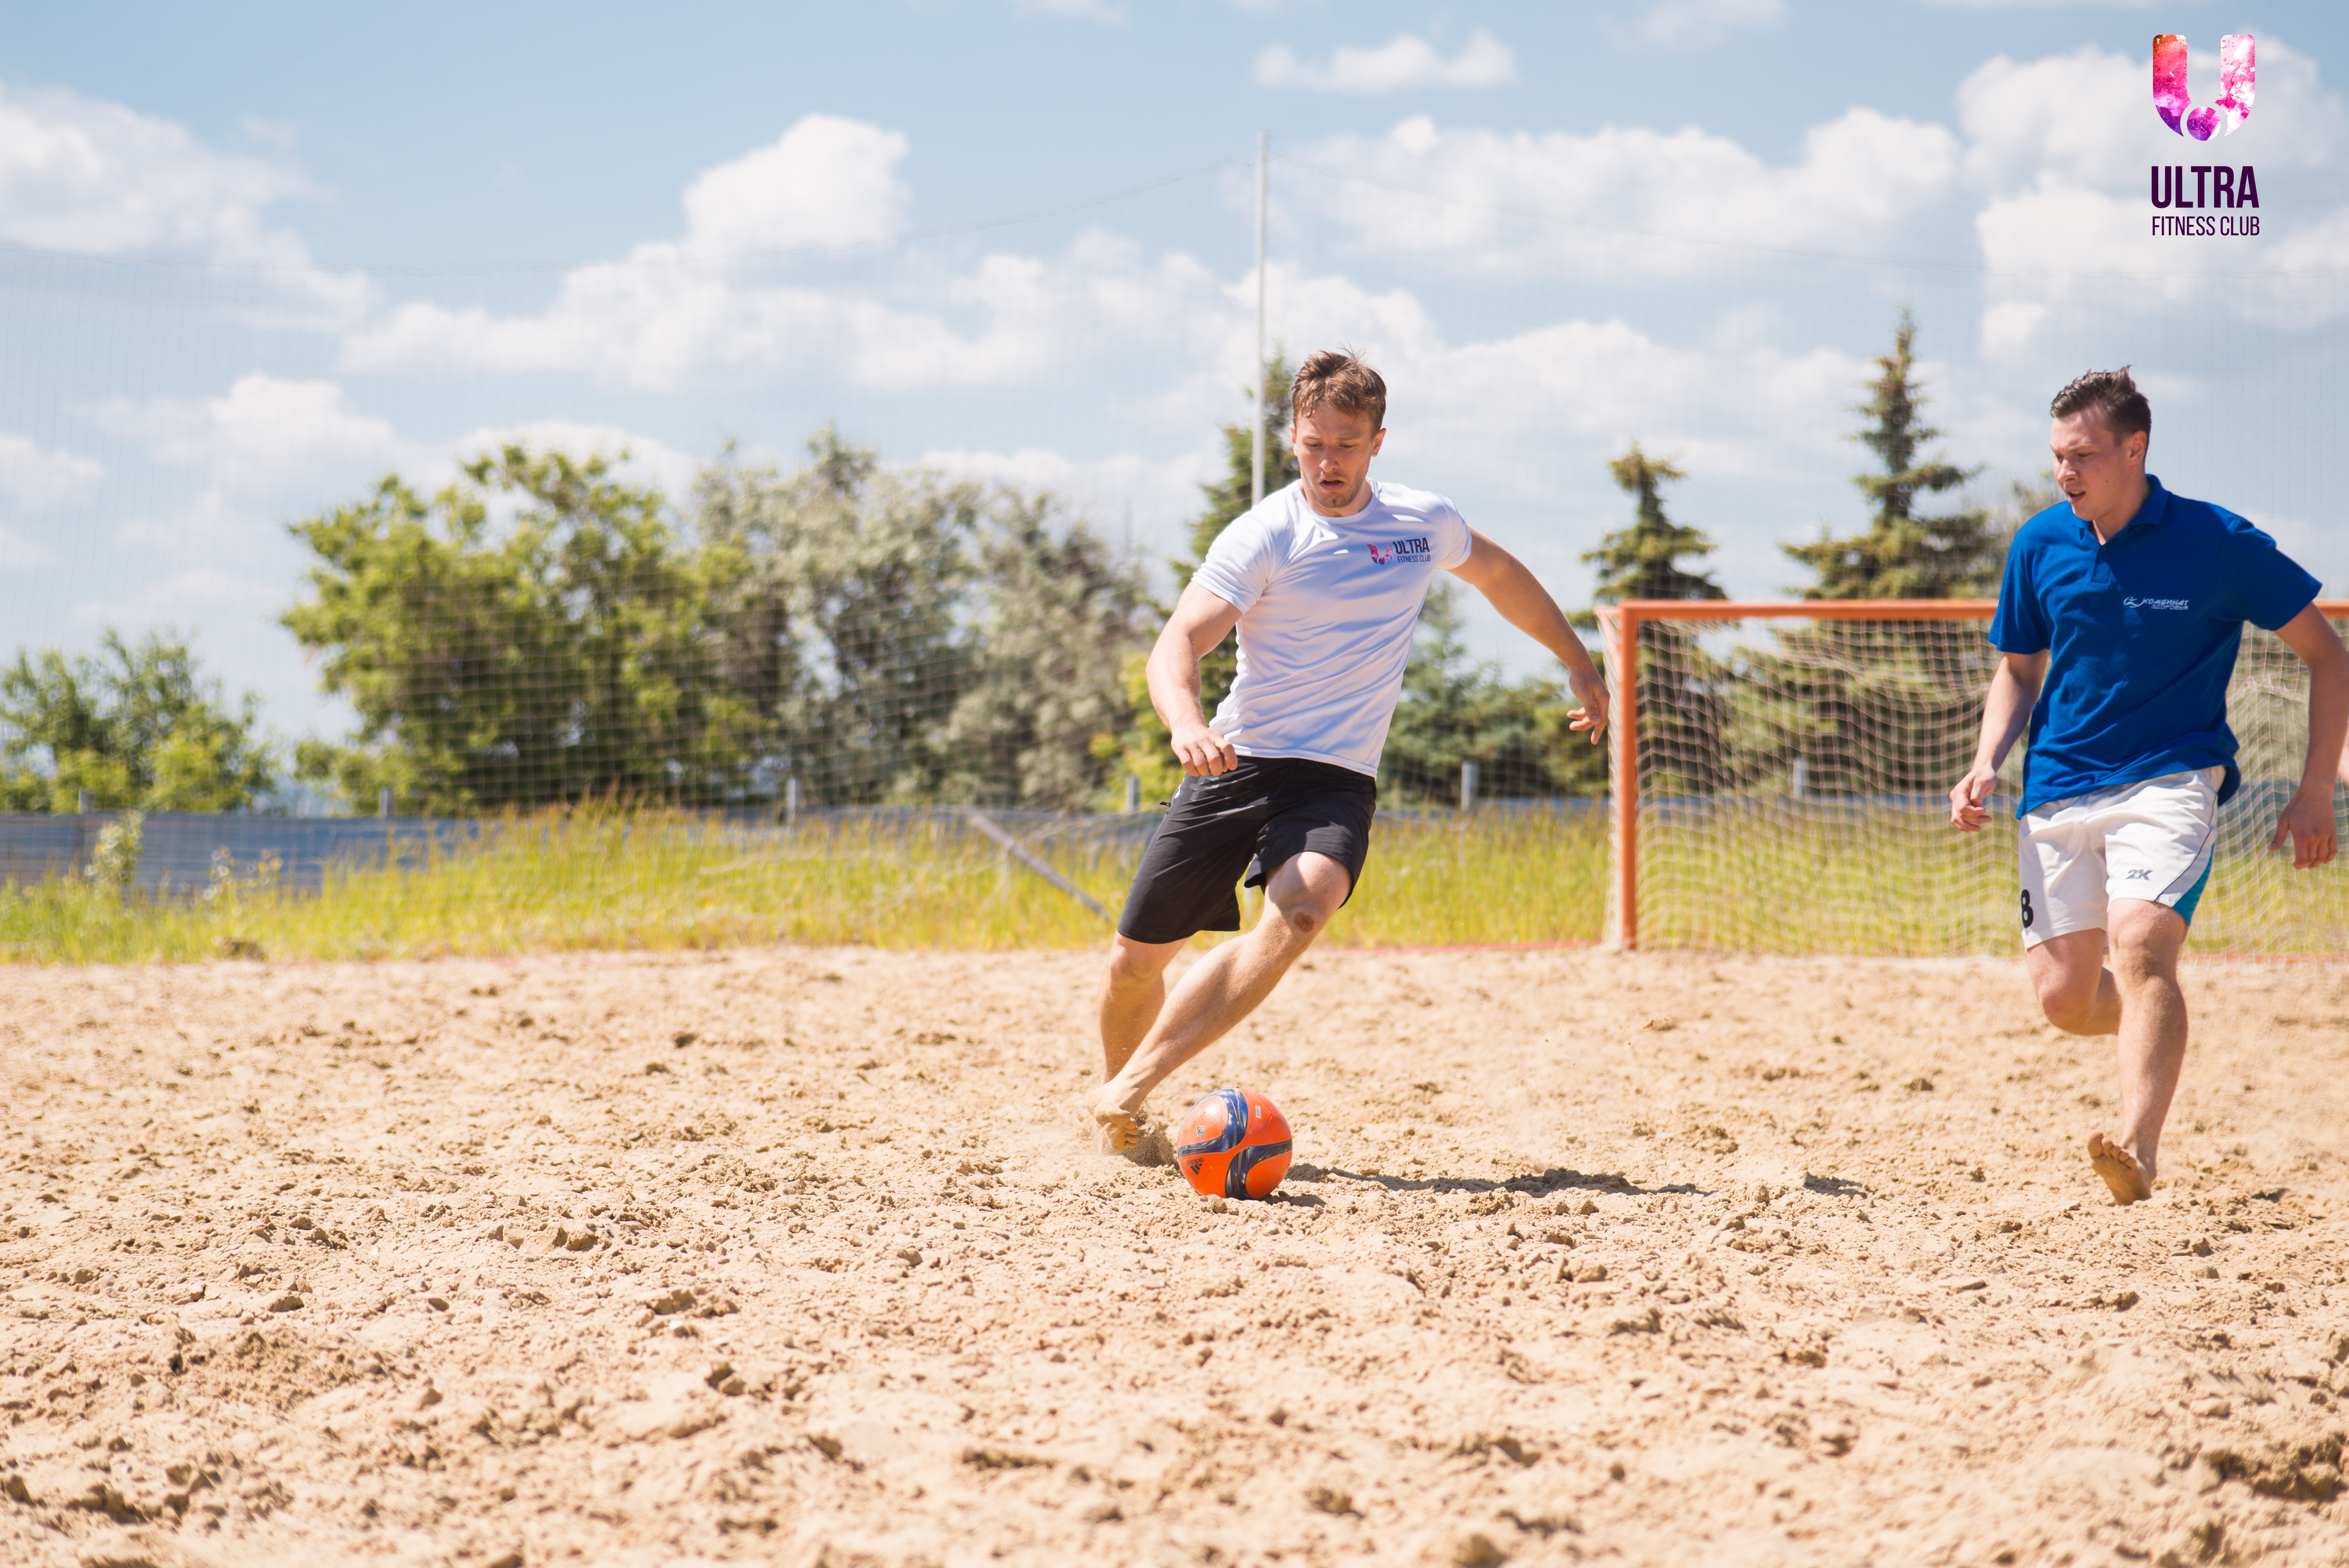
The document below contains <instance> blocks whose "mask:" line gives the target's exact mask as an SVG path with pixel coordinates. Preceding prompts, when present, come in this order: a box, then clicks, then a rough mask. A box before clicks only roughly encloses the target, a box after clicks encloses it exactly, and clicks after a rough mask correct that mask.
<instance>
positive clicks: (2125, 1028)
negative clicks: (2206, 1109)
mask: <svg viewBox="0 0 2349 1568" xmlns="http://www.w3.org/2000/svg"><path fill="white" fill-rule="evenodd" d="M2110 919H2111V922H2112V937H2113V977H2114V979H2115V980H2116V982H2117V984H2118V985H2119V987H2120V993H2121V1027H2120V1043H2119V1048H2118V1056H2119V1062H2120V1081H2121V1129H2120V1138H2119V1140H2117V1141H2115V1140H2111V1139H2107V1138H2106V1137H2105V1136H2104V1135H2103V1134H2101V1133H2098V1134H2094V1135H2091V1136H2090V1138H2089V1140H2088V1157H2089V1159H2090V1160H2091V1161H2094V1162H2095V1167H2096V1174H2097V1175H2099V1176H2102V1177H2103V1178H2104V1179H2105V1184H2106V1186H2108V1187H2110V1188H2111V1189H2112V1190H2113V1196H2114V1197H2116V1198H2117V1199H2119V1200H2120V1201H2121V1202H2124V1203H2133V1202H2139V1201H2140V1200H2143V1199H2146V1198H2150V1197H2152V1196H2153V1179H2154V1176H2155V1174H2156V1170H2157V1162H2158V1159H2159V1156H2160V1151H2161V1129H2162V1124H2163V1123H2164V1122H2166V1121H2168V1119H2169V1102H2170V1100H2171V1099H2174V1098H2175V1097H2176V1096H2177V1093H2178V1076H2179V1074H2180V1073H2182V1072H2183V1071H2184V1070H2185V1068H2186V994H2185V992H2183V991H2182V990H2180V989H2179V988H2178V954H2179V953H2180V952H2181V951H2182V950H2183V949H2184V948H2185V946H2186V922H2185V921H2183V920H2181V919H2179V918H2178V912H2177V911H2176V910H2173V909H2168V908H2166V907H2164V906H2163V905H2161V904H2158V903H2153V902H2152V901H2151V900H2149V899H2141V898H2122V899H2115V900H2114V901H2113V905H2112V913H2111V916H2110ZM2099 1144H2101V1145H2102V1147H2101V1148H2100V1147H2099ZM2116 1177H2117V1180H2116Z"/></svg>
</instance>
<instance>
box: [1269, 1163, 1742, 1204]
mask: <svg viewBox="0 0 2349 1568" xmlns="http://www.w3.org/2000/svg"><path fill="white" fill-rule="evenodd" d="M1288 1180H1289V1181H1305V1182H1317V1181H1359V1182H1361V1184H1363V1185H1364V1186H1367V1187H1379V1188H1383V1189H1384V1190H1385V1191H1390V1192H1437V1193H1444V1192H1466V1193H1470V1194H1472V1195H1474V1194H1477V1193H1484V1192H1523V1193H1526V1195H1528V1196H1530V1197H1535V1198H1547V1197H1548V1196H1549V1195H1550V1194H1551V1193H1553V1192H1622V1193H1627V1194H1629V1195H1630V1196H1632V1197H1642V1198H1643V1197H1653V1196H1657V1195H1660V1194H1661V1193H1665V1192H1705V1191H1710V1189H1708V1188H1703V1187H1699V1186H1697V1185H1696V1184H1695V1183H1694V1182H1692V1181H1674V1182H1670V1183H1668V1184H1665V1185H1661V1186H1655V1187H1642V1186H1640V1184H1639V1183H1638V1182H1636V1181H1632V1180H1631V1179H1630V1177H1628V1176H1623V1175H1619V1174H1616V1173H1614V1172H1611V1171H1610V1172H1606V1173H1602V1174H1599V1175H1591V1174H1588V1173H1587V1172H1584V1171H1572V1170H1568V1168H1567V1167H1565V1166H1563V1165H1553V1166H1551V1167H1550V1168H1549V1169H1548V1170H1547V1171H1542V1172H1541V1173H1540V1174H1539V1175H1526V1176H1511V1177H1507V1178H1506V1179H1503V1180H1500V1181H1495V1180H1492V1179H1490V1178H1487V1177H1482V1176H1426V1177H1420V1176H1390V1175H1387V1174H1385V1173H1383V1172H1381V1171H1348V1170H1346V1169H1344V1168H1343V1167H1341V1166H1335V1165H1292V1166H1290V1167H1289V1168H1288Z"/></svg>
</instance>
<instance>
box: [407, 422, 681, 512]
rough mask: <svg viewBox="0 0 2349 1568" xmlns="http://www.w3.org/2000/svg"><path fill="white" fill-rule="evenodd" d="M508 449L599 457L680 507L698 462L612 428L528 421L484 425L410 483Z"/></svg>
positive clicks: (437, 480)
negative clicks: (515, 448)
mask: <svg viewBox="0 0 2349 1568" xmlns="http://www.w3.org/2000/svg"><path fill="white" fill-rule="evenodd" d="M509 446H518V447H522V448H524V449H528V450H530V451H533V452H562V453H564V454H565V455H566V456H569V457H573V458H588V457H602V458H605V459H611V460H612V472H613V476H614V477H615V478H616V479H619V480H623V481H625V482H626V483H628V484H633V485H643V486H647V487H650V488H652V489H655V490H660V491H661V492H662V493H664V494H665V495H667V497H668V499H669V500H671V501H674V502H678V503H683V502H685V501H686V500H687V499H688V496H690V494H691V493H692V490H693V480H694V477H695V476H696V475H697V474H698V473H700V471H701V466H702V459H699V458H697V457H695V456H694V455H693V454H692V453H690V452H687V451H682V450H679V449H678V448H676V447H672V446H670V445H669V444H668V443H667V442H666V441H663V440H658V439H656V438H653V437H651V436H647V435H645V434H644V433H642V432H641V431H636V430H626V429H623V428H620V427H619V426H617V425H591V424H585V423H582V422H581V421H579V420H576V419H533V420H530V421H528V422H527V423H524V424H520V425H498V426H484V427H482V428H480V429H477V430H472V431H469V432H468V433H466V434H465V435H463V436H461V437H460V438H457V439H456V440H455V441H453V442H451V443H450V447H449V451H448V455H447V456H446V457H445V458H444V459H440V460H439V461H437V462H435V463H434V464H433V465H432V467H431V469H430V472H429V477H425V476H413V475H412V476H410V478H411V480H419V482H423V483H426V484H429V485H430V486H432V487H436V488H437V487H438V486H440V485H441V484H445V483H446V482H448V480H451V479H453V478H455V477H456V473H457V469H458V466H459V465H460V464H461V463H468V462H471V461H472V460H473V459H475V458H479V457H486V456H493V455H495V454H496V453H498V452H499V451H501V450H502V449H505V448H506V447H509Z"/></svg>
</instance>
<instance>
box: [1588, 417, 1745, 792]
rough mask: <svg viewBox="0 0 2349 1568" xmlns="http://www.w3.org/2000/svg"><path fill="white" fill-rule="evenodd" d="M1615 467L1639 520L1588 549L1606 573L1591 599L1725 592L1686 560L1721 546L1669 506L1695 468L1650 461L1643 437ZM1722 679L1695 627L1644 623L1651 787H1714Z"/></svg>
mask: <svg viewBox="0 0 2349 1568" xmlns="http://www.w3.org/2000/svg"><path fill="white" fill-rule="evenodd" d="M1607 470H1608V472H1609V473H1611V474H1613V475H1614V476H1615V482H1616V483H1617V484H1618V485H1619V486H1620V487H1622V490H1623V492H1624V493H1625V494H1627V495H1629V496H1630V497H1631V498H1632V503H1633V504H1632V512H1631V526H1630V527H1629V528H1625V529H1619V530H1617V531H1615V532H1613V533H1609V534H1606V535H1604V536H1602V537H1601V538H1600V539H1599V548H1598V549H1596V550H1591V551H1586V552H1584V553H1583V556H1582V559H1583V561H1584V562H1586V563H1587V564H1588V565H1591V566H1595V567H1597V568H1598V569H1599V571H1598V576H1599V581H1598V583H1597V585H1596V586H1595V587H1594V588H1593V589H1592V590H1591V594H1590V597H1591V599H1592V601H1593V602H1594V603H1600V604H1619V603H1623V602H1624V601H1625V600H1627V599H1725V598H1727V597H1728V594H1727V593H1723V591H1722V587H1721V584H1720V583H1715V582H1714V581H1713V578H1712V576H1711V574H1709V573H1702V572H1692V571H1691V570H1689V569H1688V568H1687V567H1685V566H1683V565H1682V564H1681V560H1682V557H1683V556H1704V555H1710V554H1712V553H1713V548H1714V546H1713V541H1712V540H1711V539H1710V538H1708V537H1707V536H1706V534H1705V532H1704V531H1703V530H1702V529H1699V528H1692V527H1690V526H1688V525H1687V524H1685V523H1678V522H1674V521H1672V520H1671V518H1670V517H1669V516H1667V515H1666V514H1665V512H1664V499H1663V488H1664V486H1666V485H1668V484H1675V483H1678V482H1679V481H1680V480H1684V479H1686V478H1687V477H1688V474H1687V471H1686V470H1685V469H1682V468H1681V466H1680V465H1679V464H1678V463H1675V462H1673V461H1672V460H1671V459H1669V458H1651V457H1650V456H1649V455H1648V454H1647V453H1646V452H1645V451H1643V450H1641V449H1640V443H1639V442H1637V441H1633V442H1632V443H1631V449H1630V451H1628V452H1625V453H1624V454H1623V455H1622V456H1621V457H1619V458H1617V459H1613V460H1612V461H1611V462H1609V464H1608V465H1607ZM1574 619H1575V621H1576V622H1577V623H1578V624H1581V625H1585V626H1588V625H1594V624H1597V623H1598V619H1599V618H1598V616H1597V615H1595V614H1591V613H1590V612H1589V611H1588V610H1585V611H1581V612H1578V614H1576V615H1575V617H1574ZM1722 675H1723V672H1722V671H1721V670H1720V669H1719V667H1718V665H1717V664H1716V662H1715V661H1713V659H1711V658H1709V657H1708V656H1707V655H1705V654H1704V652H1703V650H1702V648H1700V647H1699V646H1698V645H1697V641H1696V638H1695V636H1694V634H1692V632H1691V631H1690V630H1689V628H1688V627H1687V626H1685V625H1678V624H1671V623H1670V622H1662V621H1645V622H1642V623H1641V624H1640V715H1641V717H1640V740H1641V750H1642V751H1643V753H1644V754H1645V755H1646V758H1647V764H1648V768H1649V779H1648V785H1649V787H1650V788H1652V789H1657V790H1659V791H1660V792H1661V793H1664V794H1688V793H1692V792H1702V790H1703V789H1705V788H1706V782H1707V780H1708V779H1709V777H1710V775H1709V773H1708V771H1707V768H1708V758H1711V757H1712V755H1713V736H1714V734H1715V733H1716V732H1717V731H1718V729H1719V728H1720V724H1721V717H1722V713H1723V709H1722V705H1721V701H1720V699H1719V697H1718V696H1716V688H1717V687H1718V686H1719V684H1720V680H1721V676H1722Z"/></svg>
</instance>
